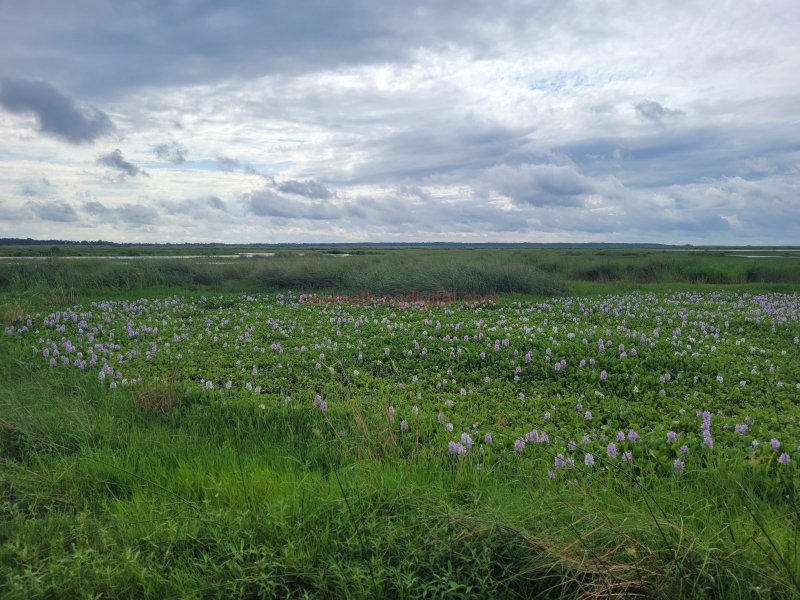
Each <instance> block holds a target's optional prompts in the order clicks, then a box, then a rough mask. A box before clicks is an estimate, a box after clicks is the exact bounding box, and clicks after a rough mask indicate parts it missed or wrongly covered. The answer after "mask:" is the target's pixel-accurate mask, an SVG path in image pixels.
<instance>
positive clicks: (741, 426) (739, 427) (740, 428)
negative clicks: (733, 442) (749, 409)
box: [733, 423, 747, 433]
mask: <svg viewBox="0 0 800 600" xmlns="http://www.w3.org/2000/svg"><path fill="white" fill-rule="evenodd" d="M733 430H734V431H735V432H736V433H745V432H746V431H747V424H746V423H737V424H736V425H735V426H734V428H733Z"/></svg>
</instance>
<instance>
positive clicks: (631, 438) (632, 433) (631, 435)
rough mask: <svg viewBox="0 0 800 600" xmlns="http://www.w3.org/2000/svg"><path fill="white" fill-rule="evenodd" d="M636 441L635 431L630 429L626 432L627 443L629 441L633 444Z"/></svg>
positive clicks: (637, 437)
mask: <svg viewBox="0 0 800 600" xmlns="http://www.w3.org/2000/svg"><path fill="white" fill-rule="evenodd" d="M638 439H639V434H638V433H636V431H635V430H633V429H631V430H630V431H629V432H628V440H629V441H631V442H635V441H636V440H638Z"/></svg>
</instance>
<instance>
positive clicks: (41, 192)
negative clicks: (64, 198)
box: [19, 177, 55, 197]
mask: <svg viewBox="0 0 800 600" xmlns="http://www.w3.org/2000/svg"><path fill="white" fill-rule="evenodd" d="M54 192H55V186H54V185H53V184H52V183H51V182H50V180H49V179H48V178H47V177H40V178H39V179H36V180H32V181H26V182H25V183H24V184H23V185H22V187H21V188H20V192H19V193H20V195H21V196H29V197H37V196H49V195H51V194H53V193H54Z"/></svg>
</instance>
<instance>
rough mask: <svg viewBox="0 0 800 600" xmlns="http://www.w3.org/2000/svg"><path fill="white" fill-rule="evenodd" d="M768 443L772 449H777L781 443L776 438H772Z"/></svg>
mask: <svg viewBox="0 0 800 600" xmlns="http://www.w3.org/2000/svg"><path fill="white" fill-rule="evenodd" d="M769 445H770V447H771V448H772V449H773V450H777V449H778V448H780V447H781V443H780V442H779V441H778V440H776V439H775V438H772V439H771V440H770V441H769Z"/></svg>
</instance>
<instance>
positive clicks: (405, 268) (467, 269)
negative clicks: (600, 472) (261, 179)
mask: <svg viewBox="0 0 800 600" xmlns="http://www.w3.org/2000/svg"><path fill="white" fill-rule="evenodd" d="M9 248H14V247H7V248H6V250H8V249H9ZM20 248H22V249H21V250H19V251H20V252H23V251H24V252H34V251H35V250H37V247H32V248H27V247H20ZM64 248H65V249H63V250H62V251H61V254H62V255H63V254H67V253H69V252H74V253H76V254H80V253H81V252H82V253H85V254H86V255H89V256H91V255H92V254H91V253H92V252H94V253H95V255H96V254H97V253H98V252H102V251H103V249H102V248H99V249H98V248H82V247H77V249H76V248H73V247H66V246H65V247H64ZM39 250H41V248H39ZM123 250H124V248H113V251H114V252H110V253H112V254H113V253H116V254H119V252H122V251H123ZM189 250H191V248H190V249H185V248H183V249H181V252H183V253H185V252H188V251H189ZM246 250H247V248H244V247H242V248H233V249H231V248H224V247H222V248H218V247H209V248H205V249H204V251H208V253H209V256H211V255H212V254H213V253H219V252H221V251H225V252H228V253H230V252H233V251H246ZM257 250H262V251H263V250H264V248H259V249H257ZM274 250H275V252H276V256H274V257H266V258H252V259H243V258H240V259H227V260H225V261H221V260H211V259H208V258H206V259H197V260H195V259H176V260H169V259H160V260H130V261H112V260H101V259H95V260H66V261H65V260H60V259H52V260H46V261H19V262H7V261H0V317H3V318H4V321H5V322H8V320H9V318H11V317H12V316H13V314H14V312H15V311H17V312H19V311H20V310H22V312H25V309H27V310H28V311H30V310H33V309H36V308H40V307H54V306H71V305H73V304H75V303H77V302H78V301H84V300H87V299H96V298H131V297H135V296H136V295H148V296H152V295H154V294H157V295H166V294H168V293H176V292H179V293H181V294H183V293H186V292H209V291H213V292H221V291H230V292H234V291H245V292H263V291H272V290H279V289H291V290H295V291H297V292H300V291H302V290H333V291H336V292H361V291H367V292H373V293H408V292H411V291H417V292H426V291H437V290H452V289H455V290H457V291H458V292H459V293H461V294H464V293H479V294H524V295H529V296H530V295H533V296H539V297H544V296H553V295H566V294H575V293H594V292H596V291H598V290H600V291H604V290H613V291H623V290H633V289H665V288H667V287H669V288H672V289H690V288H691V289H695V288H697V287H698V286H702V288H703V289H708V288H711V287H713V286H718V287H724V286H728V287H730V286H736V287H737V288H739V287H742V286H746V287H747V288H748V289H764V290H772V291H776V290H783V291H791V290H794V289H797V288H798V286H800V258H798V257H797V254H796V253H786V254H785V258H759V259H749V258H741V257H738V256H732V255H731V253H726V252H725V251H708V252H698V251H691V250H676V249H669V250H652V249H630V248H628V249H592V248H579V249H552V248H544V249H543V248H480V247H471V248H456V249H453V248H400V249H397V248H394V249H393V248H388V247H387V248H371V249H368V250H365V249H363V248H361V249H359V248H354V249H346V248H345V249H342V248H336V249H332V250H333V251H334V252H339V253H341V252H345V251H347V252H348V253H354V255H353V256H348V257H337V256H330V255H328V254H326V253H327V252H330V251H331V250H330V249H329V250H325V249H319V248H313V249H308V248H306V249H301V248H292V249H286V248H275V249H274ZM79 251H80V252H79ZM137 251H138V252H142V253H146V254H159V253H160V254H162V255H163V254H164V253H166V252H170V251H171V248H169V247H148V248H144V249H138V250H137ZM184 251H185V252H184ZM301 252H302V253H303V254H304V255H303V256H301V255H300V254H301ZM752 252H754V253H755V254H759V253H760V252H759V251H755V250H754V251H752ZM195 253H197V252H195ZM201 253H203V252H201ZM213 262H225V263H230V264H211V263H213Z"/></svg>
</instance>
